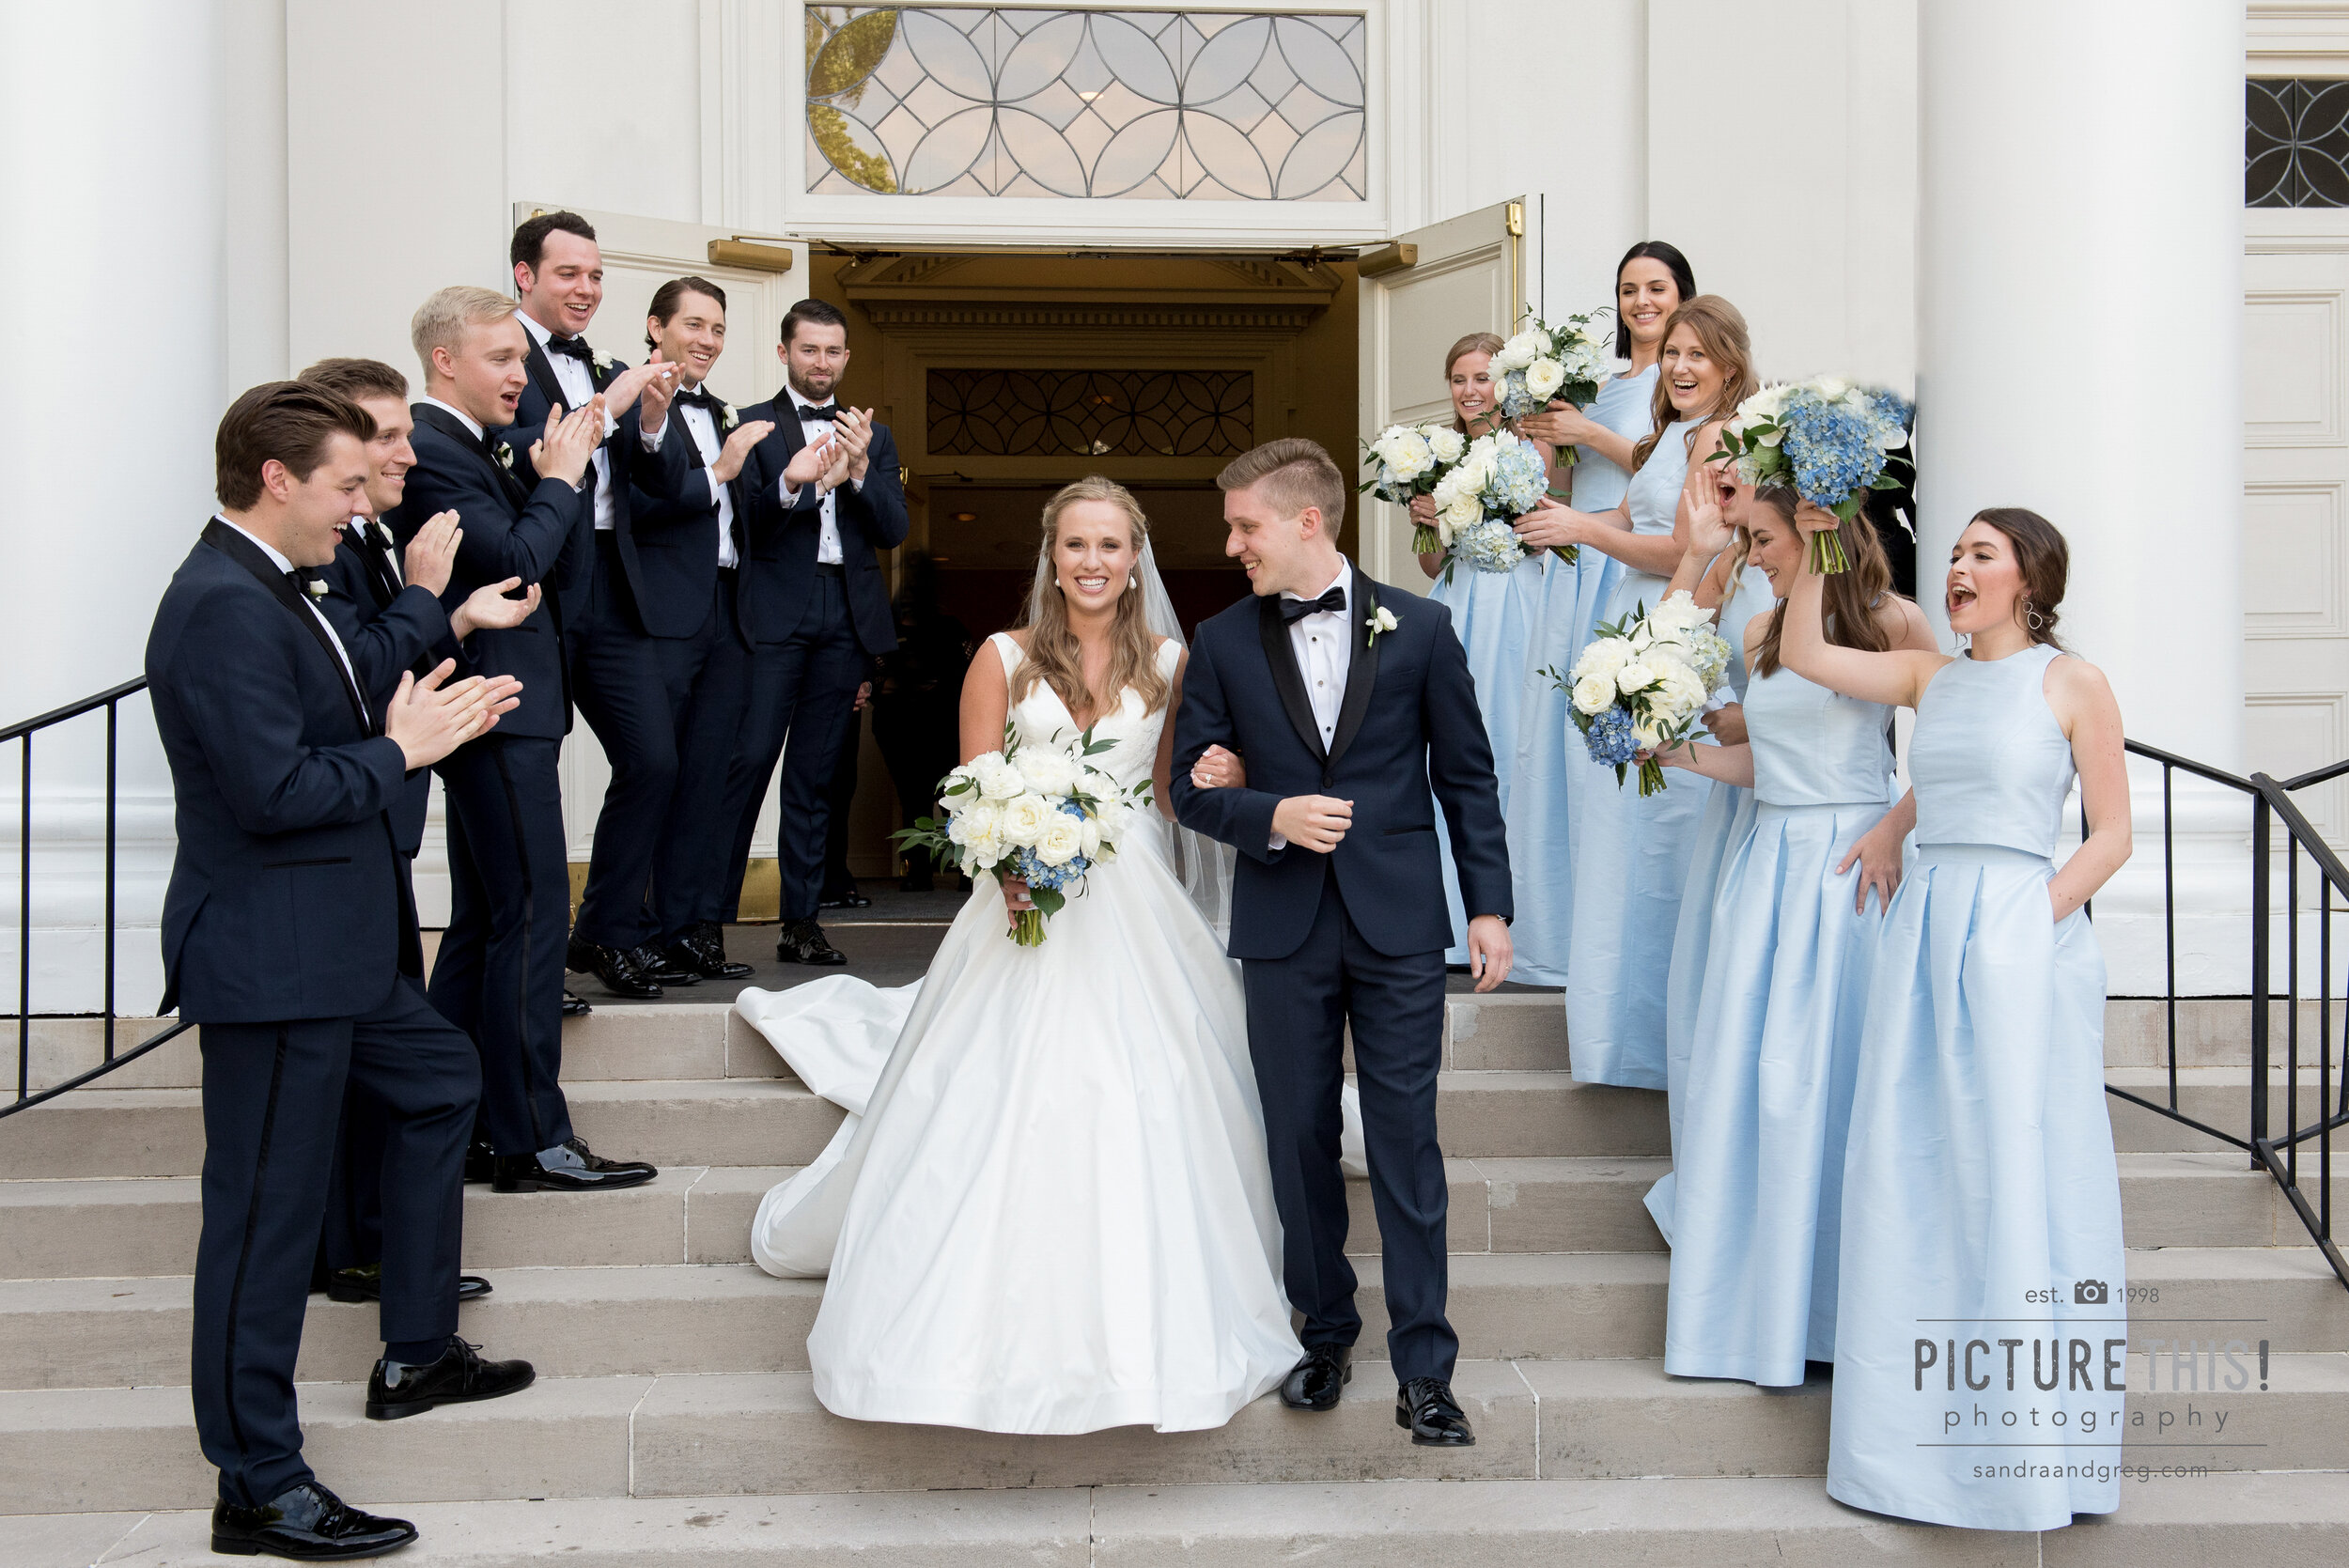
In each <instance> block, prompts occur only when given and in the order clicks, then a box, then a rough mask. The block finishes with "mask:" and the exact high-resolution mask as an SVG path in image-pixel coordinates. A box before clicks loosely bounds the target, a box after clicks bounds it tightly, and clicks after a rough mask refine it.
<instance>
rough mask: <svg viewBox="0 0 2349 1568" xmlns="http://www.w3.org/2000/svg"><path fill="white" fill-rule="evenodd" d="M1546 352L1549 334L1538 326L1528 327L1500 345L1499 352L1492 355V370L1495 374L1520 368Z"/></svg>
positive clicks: (1547, 350)
mask: <svg viewBox="0 0 2349 1568" xmlns="http://www.w3.org/2000/svg"><path fill="white" fill-rule="evenodd" d="M1548 352H1549V334H1547V333H1545V332H1543V331H1542V330H1541V329H1540V328H1538V327H1528V328H1527V329H1526V330H1525V331H1523V332H1521V333H1519V334H1517V335H1516V336H1515V337H1512V338H1510V339H1509V340H1508V341H1507V342H1505V343H1503V344H1502V345H1501V352H1499V353H1497V354H1495V355H1494V356H1493V370H1494V372H1495V373H1496V374H1499V373H1501V372H1502V371H1508V370H1522V369H1524V368H1525V367H1526V366H1527V365H1531V364H1532V363H1533V361H1534V360H1535V359H1536V358H1538V357H1540V356H1541V355H1543V354H1546V353H1548Z"/></svg>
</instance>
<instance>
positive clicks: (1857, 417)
mask: <svg viewBox="0 0 2349 1568" xmlns="http://www.w3.org/2000/svg"><path fill="white" fill-rule="evenodd" d="M1908 414H1909V408H1908V404H1907V403H1906V402H1905V401H1904V400H1903V399H1902V398H1901V397H1900V396H1899V395H1898V394H1895V393H1890V392H1886V391H1884V390H1882V389H1881V388H1876V387H1864V386H1860V385H1859V384H1857V383H1855V382H1852V381H1847V380H1844V379H1843V378H1842V377H1841V376H1823V377H1820V378H1818V379H1817V380H1808V381H1788V382H1781V384H1779V385H1777V386H1766V387H1764V388H1763V389H1762V390H1761V391H1759V392H1757V393H1755V394H1754V395H1753V396H1750V397H1749V398H1747V399H1746V400H1745V401H1744V402H1742V403H1740V404H1738V405H1737V413H1736V416H1735V418H1733V419H1731V420H1730V421H1729V423H1728V424H1726V425H1724V426H1722V427H1721V445H1720V449H1719V451H1717V452H1715V453H1714V454H1713V456H1714V457H1715V458H1730V459H1732V460H1733V461H1735V463H1736V465H1737V476H1738V477H1739V478H1740V479H1743V480H1744V481H1745V482H1746V483H1747V484H1749V485H1769V484H1778V485H1789V486H1792V487H1793V488H1794V489H1795V491H1796V493H1797V494H1798V495H1800V496H1801V497H1802V498H1803V499H1804V500H1805V501H1809V502H1812V503H1814V504H1816V505H1821V506H1825V507H1826V508H1827V509H1828V511H1830V512H1833V513H1834V514H1835V515H1836V517H1837V518H1838V519H1839V520H1842V521H1844V522H1849V521H1851V520H1852V519H1854V518H1856V517H1858V516H1859V508H1860V507H1861V506H1863V505H1866V504H1867V500H1868V492H1869V491H1870V490H1872V489H1875V490H1890V489H1900V481H1899V480H1897V479H1894V478H1892V477H1891V476H1890V474H1886V473H1885V472H1884V467H1885V455H1886V454H1887V453H1890V452H1896V451H1898V450H1899V449H1900V448H1902V447H1904V446H1906V445H1907V444H1908ZM1850 567H1851V562H1850V560H1849V559H1848V558H1847V557H1846V556H1845V555H1844V553H1843V539H1842V537H1841V536H1839V535H1837V533H1836V532H1835V531H1834V530H1833V529H1822V530H1820V531H1819V532H1818V533H1816V534H1813V535H1812V536H1811V569H1812V571H1814V572H1816V573H1818V574H1820V575H1821V576H1831V575H1833V574H1834V573H1836V572H1840V571H1846V570H1848V569H1850Z"/></svg>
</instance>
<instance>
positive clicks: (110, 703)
mask: <svg viewBox="0 0 2349 1568" xmlns="http://www.w3.org/2000/svg"><path fill="white" fill-rule="evenodd" d="M146 690H147V681H146V679H145V677H141V678H140V679H137V680H126V681H124V682H123V683H122V684H121V685H120V686H116V687H111V688H109V689H108V690H106V691H101V692H99V693H97V694H96V695H95V696H89V697H84V698H83V699H82V700H81V701H79V702H74V703H68V704H66V705H65V706H63V707H56V708H52V709H50V710H49V711H48V712H47V713H43V714H39V715H37V716H36V717H34V718H31V719H26V720H23V722H18V723H14V724H10V725H8V726H7V727H6V728H0V745H6V744H7V743H8V742H9V741H15V742H17V743H18V744H19V745H21V746H22V747H23V756H22V758H21V759H20V767H19V769H18V774H17V777H18V780H19V787H20V788H21V789H22V790H23V799H22V800H19V801H18V802H17V811H18V816H17V846H16V847H17V882H16V898H17V907H16V1012H17V1017H16V1097H15V1098H14V1099H13V1100H11V1101H10V1102H9V1103H8V1104H7V1105H5V1106H0V1117H5V1116H13V1115H15V1114H16V1113H17V1112H18V1111H20V1110H30V1109H31V1108H32V1107H34V1106H37V1105H39V1104H40V1103H41V1102H42V1101H44V1100H53V1099H54V1098H56V1097H57V1096H58V1095H59V1094H64V1093H66V1092H67V1091H68V1090H70V1089H78V1088H80V1087H81V1086H82V1085H83V1084H85V1083H87V1082H89V1081H90V1080H91V1079H97V1078H102V1077H104V1076H105V1075H106V1074H108V1073H111V1072H113V1071H114V1070H115V1069H116V1068H117V1067H120V1066H123V1065H125V1064H127V1063H132V1062H135V1061H137V1060H138V1059H139V1058H140V1057H142V1056H145V1055H146V1054H147V1053H148V1052H149V1051H151V1050H153V1049H155V1048H157V1047H158V1046H161V1045H163V1044H164V1043H165V1042H167V1041H170V1040H174V1039H177V1038H178V1037H179V1035H181V1034H184V1033H186V1032H187V1031H188V1030H189V1028H190V1027H191V1025H189V1024H188V1023H187V1021H186V1020H184V1019H176V1020H174V1021H173V1022H172V1023H170V1024H168V1025H166V1026H165V1027H164V1028H163V1030H161V1031H160V1032H156V1033H154V1034H151V1035H149V1036H148V1037H147V1038H146V1039H144V1040H142V1041H140V1042H139V1043H138V1044H137V1045H135V1046H133V1047H132V1048H130V1049H129V1050H125V1051H118V1050H117V1049H116V1048H115V886H116V883H115V873H116V865H115V844H116V837H117V812H118V807H119V804H120V800H119V791H118V789H117V773H118V768H119V763H120V758H121V751H122V700H123V699H124V698H125V697H131V696H135V695H137V694H138V693H139V692H141V691H146ZM100 708H104V709H105V710H106V915H105V930H104V931H103V932H102V933H101V942H102V944H103V951H104V955H105V981H104V986H105V994H104V1011H103V1012H102V1014H101V1020H102V1021H101V1025H100V1027H101V1029H102V1031H103V1032H104V1033H103V1048H104V1054H103V1056H102V1057H101V1059H100V1061H99V1063H98V1065H97V1066H95V1067H92V1068H90V1069H89V1070H88V1071H87V1072H83V1073H76V1074H75V1075H74V1076H73V1077H71V1078H70V1079H66V1080H65V1081H64V1082H62V1083H53V1084H51V1085H49V1087H47V1088H45V1089H42V1090H39V1091H38V1092H36V1091H35V1090H34V1089H33V1023H34V1021H35V1020H36V1019H41V1018H73V1017H87V1016H88V1015H86V1014H80V1013H36V1012H35V1011H33V737H35V736H37V735H39V734H40V733H41V732H42V731H44V730H49V729H54V728H55V727H56V726H57V725H59V724H63V723H66V722H70V721H71V720H75V719H79V718H81V717H83V716H84V715H86V714H90V713H95V712H97V711H98V710H99V709H100Z"/></svg>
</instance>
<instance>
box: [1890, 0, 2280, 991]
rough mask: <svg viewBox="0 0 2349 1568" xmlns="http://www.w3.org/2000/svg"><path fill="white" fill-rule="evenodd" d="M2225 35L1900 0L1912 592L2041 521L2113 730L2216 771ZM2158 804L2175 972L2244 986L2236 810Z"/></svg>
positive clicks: (2141, 950)
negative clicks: (2013, 516)
mask: <svg viewBox="0 0 2349 1568" xmlns="http://www.w3.org/2000/svg"><path fill="white" fill-rule="evenodd" d="M2243 27H2244V22H2243V11H2242V8H2241V7H2240V6H2226V5H2215V4H2212V3H2210V0H2068V3H2066V4H2061V5H2052V6H2051V5H2048V4H2046V0H1922V4H1921V9H1920V15H1919V38H1918V44H1919V47H1918V61H1919V132H1920V135H1919V144H1920V150H1919V161H1920V170H1919V174H1920V179H1919V185H1920V191H1921V202H1920V225H1919V244H1918V256H1917V267H1918V285H1919V290H1918V299H1919V303H1918V348H1919V358H1920V367H1919V375H1918V398H1919V441H1918V445H1919V457H1920V462H1921V493H1920V503H1921V511H1922V518H1921V535H1920V539H1919V546H1918V567H1919V578H1920V582H1919V586H1920V589H1921V597H1922V598H1924V600H1925V601H1926V604H1927V608H1928V610H1929V612H1930V613H1932V614H1933V615H1934V617H1935V619H1936V620H1937V622H1938V621H1939V620H1940V618H1941V611H1940V602H1939V601H1940V580H1941V573H1942V570H1943V563H1944V562H1945V561H1946V560H1947V558H1948V554H1949V550H1950V547H1951V545H1952V543H1953V542H1954V541H1955V539H1956V537H1957V536H1958V535H1959V533H1960V532H1962V531H1963V530H1964V528H1965V526H1966V523H1967V521H1968V519H1969V518H1971V516H1972V515H1973V514H1974V513H1975V512H1976V511H1978V510H1980V509H1982V508H1983V507H1985V506H1995V505H2018V506H2028V507H2030V508H2031V509H2033V510H2034V511H2038V512H2040V513H2042V514H2044V515H2045V516H2046V518H2047V519H2048V520H2050V521H2052V522H2054V523H2055V524H2056V526H2057V527H2059V528H2061V530H2063V533H2064V535H2065V536H2066V537H2067V538H2068V539H2069V540H2070V542H2071V547H2072V567H2071V585H2070V591H2069V593H2068V595H2067V597H2066V598H2065V600H2064V605H2063V634H2064V639H2065V641H2066V642H2067V643H2068V644H2070V645H2071V646H2072V647H2073V648H2074V649H2075V650H2076V651H2077V652H2078V653H2079V654H2080V655H2081V656H2082V657H2083V658H2086V659H2088V660H2091V661H2092V662H2094V663H2095V664H2097V665H2098V666H2100V667H2101V668H2102V669H2103V670H2104V671H2105V673H2106V675H2108V677H2109V678H2110V679H2111V682H2112V686H2113V690H2114V691H2116V692H2117V693H2118V694H2119V697H2120V701H2121V709H2122V714H2123V719H2124V720H2125V722H2126V724H2127V728H2128V733H2129V735H2130V736H2131V737H2133V738H2136V739H2139V740H2145V741H2150V742H2152V743H2153V744H2155V745H2158V746H2161V747H2164V748H2166V749H2168V750H2170V751H2173V752H2178V753H2183V754H2185V755H2186V756H2190V757H2193V758H2196V759H2197V760H2200V761H2203V762H2208V763H2212V764H2216V765H2217V766H2218V767H2221V768H2229V769H2234V768H2239V767H2240V766H2241V762H2242V746H2243V740H2242V736H2243V677H2242V645H2243V603H2242V581H2241V578H2242V567H2241V528H2242V521H2241V506H2242V498H2243V482H2242V441H2243V414H2242V390H2241V385H2240V366H2241V348H2240V340H2241V336H2242V314H2243V282H2242V272H2243V241H2242V226H2243V172H2242V146H2243ZM2132 773H2133V776H2136V777H2138V778H2139V780H2140V788H2139V812H2138V815H2137V822H2138V855H2137V859H2136V861H2135V862H2133V863H2132V865H2131V867H2130V868H2129V870H2128V871H2127V872H2125V873H2124V874H2123V878H2122V879H2121V880H2120V881H2118V882H2116V883H2115V885H2114V886H2113V888H2112V889H2111V890H2110V892H2109V893H2108V896H2107V897H2106V898H2105V899H2102V900H2099V902H2098V907H2097V916H2098V926H2099V930H2100V931H2101V932H2102V933H2103V935H2104V942H2105V948H2106V952H2107V955H2108V959H2109V960H2110V961H2111V963H2112V968H2113V976H2112V989H2113V990H2114V991H2115V993H2117V994H2127V993H2130V992H2143V991H2146V990H2149V989H2152V988H2155V986H2157V984H2158V981H2159V976H2160V970H2159V959H2160V934H2159V930H2158V927H2157V924H2155V922H2157V918H2158V915H2159V911H2160V895H2161V886H2160V869H2161V865H2160V853H2161V846H2160V840H2159V832H2160V821H2159V815H2158V809H2159V795H2158V784H2157V779H2156V777H2155V774H2153V773H2152V772H2151V771H2150V770H2145V769H2141V768H2133V769H2132ZM2146 786H2150V787H2146ZM2179 804H2180V806H2181V808H2182V811H2183V812H2184V814H2185V815H2183V816H2182V817H2181V820H2180V826H2181V827H2182V828H2191V829H2192V830H2193V831H2194V832H2193V837H2194V840H2195V842H2194V843H2192V844H2190V845H2187V844H2182V846H2181V856H2180V874H2181V881H2180V904H2181V908H2182V909H2183V908H2190V909H2195V910H2197V911H2199V912H2201V914H2202V915H2203V916H2204V917H2205V924H2204V929H2203V931H2202V936H2201V938H2200V939H2195V940H2194V941H2193V942H2190V943H2189V945H2190V946H2193V947H2194V951H2193V952H2192V953H2190V954H2185V955H2182V958H2184V959H2187V960H2190V962H2188V963H2187V964H2186V969H2187V970H2188V971H2189V972H2188V973H2187V974H2185V975H2182V979H2189V980H2192V981H2195V982H2197V983H2198V984H2199V985H2200V986H2201V988H2206V989H2213V990H2235V991H2240V990H2242V989H2243V988H2244V987H2245V986H2246V984H2247V979H2246V972H2245V969H2244V964H2245V961H2246V960H2245V959H2244V958H2243V956H2242V954H2243V952H2244V949H2243V947H2242V944H2241V931H2242V926H2241V924H2240V922H2239V921H2236V922H2232V923H2226V922H2220V921H2218V920H2217V918H2216V911H2217V910H2220V909H2225V908H2241V907H2243V899H2244V897H2245V894H2246V889H2245V887H2244V885H2243V875H2244V873H2243V862H2242V861H2241V859H2240V844H2241V840H2240V838H2239V835H2238V836H2237V837H2235V838H2232V839H2231V838H2230V836H2229V835H2230V833H2231V832H2234V831H2235V824H2237V823H2238V822H2240V821H2243V820H2246V819H2247V816H2246V814H2245V813H2243V812H2242V811H2240V810H2239V809H2237V808H2235V807H2234V806H2233V804H2232V801H2231V800H2225V799H2221V798H2217V797H2215V796H2210V795H2206V794H2205V793H2204V792H2203V791H2201V789H2199V788H2189V787H2187V785H2186V782H2185V781H2184V779H2183V777H2182V778H2181V782H2180V786H2179ZM2149 808H2150V809H2149ZM2230 850H2232V853H2230ZM2183 936H2184V933H2183V931H2182V937H2183Z"/></svg>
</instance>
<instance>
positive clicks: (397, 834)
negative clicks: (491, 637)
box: [319, 514, 464, 857]
mask: <svg viewBox="0 0 2349 1568" xmlns="http://www.w3.org/2000/svg"><path fill="white" fill-rule="evenodd" d="M427 515H429V514H427ZM352 527H353V528H357V529H359V530H362V531H363V532H362V534H361V536H360V537H358V538H355V539H354V538H353V537H352V535H351V530H350V529H348V528H347V529H345V530H344V531H343V539H342V543H340V544H338V545H336V546H335V547H334V560H332V561H330V562H328V563H327V564H326V565H325V566H323V567H319V577H320V578H321V579H322V580H323V581H324V582H325V583H326V588H327V593H326V597H325V598H322V599H320V600H319V609H320V610H323V611H325V612H326V618H327V619H328V620H330V621H332V622H334V632H335V635H337V636H339V637H340V638H342V640H343V646H344V647H346V648H348V649H349V650H350V664H351V668H352V669H354V670H356V671H357V672H358V675H359V685H360V689H361V690H362V691H365V692H366V697H367V706H369V707H370V708H371V709H372V710H373V711H374V712H375V714H376V715H377V717H378V718H379V719H381V715H382V712H383V707H384V705H385V704H386V703H388V702H390V701H391V699H392V693H393V692H395V691H398V690H399V677H400V675H401V674H402V673H403V672H404V671H408V670H413V671H415V672H416V674H417V675H425V674H427V673H428V672H429V671H430V670H431V669H432V667H433V666H434V665H436V664H438V663H439V662H440V661H441V660H443V659H455V660H459V674H461V673H463V658H464V656H463V654H462V652H461V651H460V649H459V646H458V643H457V639H456V638H455V637H453V636H451V635H450V634H449V625H448V612H447V611H446V610H445V609H443V607H442V605H441V601H440V600H439V599H437V598H433V597H432V596H431V595H430V594H428V593H427V592H425V591H424V590H423V589H422V588H418V587H413V586H406V585H403V584H402V583H401V582H400V580H399V578H398V576H397V574H396V573H395V572H391V571H387V570H386V569H385V561H386V558H387V557H389V558H390V559H392V560H397V544H396V542H394V541H393V540H392V536H391V533H390V526H389V525H388V524H384V523H378V522H375V521H373V520H367V519H361V520H359V521H357V522H355V523H354V524H352ZM379 529H381V533H379V532H377V531H378V530H379ZM451 678H455V677H454V676H452V677H451ZM431 793H432V774H431V772H430V770H429V769H427V768H417V769H416V770H415V772H413V773H412V774H410V775H409V778H408V785H407V787H406V788H405V789H403V790H401V791H400V797H399V801H398V803H397V805H396V806H394V807H393V808H392V836H393V838H394V839H395V840H396V841H397V843H398V845H399V852H400V853H401V854H403V855H407V856H410V857H413V856H414V855H415V854H416V852H417V851H418V850H420V849H422V848H423V847H424V819H425V814H426V810H427V808H428V806H429V804H430V798H431Z"/></svg>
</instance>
